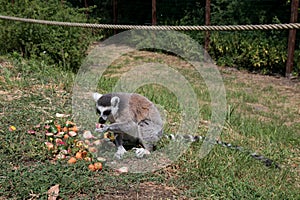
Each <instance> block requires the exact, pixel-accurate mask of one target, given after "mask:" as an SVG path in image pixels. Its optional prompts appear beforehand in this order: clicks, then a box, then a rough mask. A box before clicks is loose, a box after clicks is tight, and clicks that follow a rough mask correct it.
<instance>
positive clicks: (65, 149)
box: [28, 120, 102, 171]
mask: <svg viewBox="0 0 300 200" xmlns="http://www.w3.org/2000/svg"><path fill="white" fill-rule="evenodd" d="M35 129H39V131H41V132H42V133H43V134H45V140H46V141H45V142H44V143H45V146H46V149H47V150H48V151H49V154H50V155H51V157H52V158H53V159H54V160H67V163H69V164H74V163H76V162H77V161H81V160H82V161H87V162H89V163H90V164H89V166H88V168H89V169H90V170H91V171H99V170H102V163H101V162H99V161H97V162H94V163H92V162H93V160H94V159H93V154H92V152H93V148H90V147H89V145H88V144H87V143H86V142H84V141H82V140H80V139H79V136H78V133H79V128H78V126H76V124H75V123H73V122H72V121H69V120H67V121H66V122H64V123H58V122H55V121H53V120H48V121H46V122H45V123H44V126H40V125H39V126H37V127H35ZM35 132H36V130H30V131H28V133H30V134H34V133H35ZM84 134H85V135H87V134H88V135H90V134H91V133H90V132H89V133H88V132H84Z"/></svg>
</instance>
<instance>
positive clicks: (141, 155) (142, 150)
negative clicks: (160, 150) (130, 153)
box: [132, 148, 150, 158]
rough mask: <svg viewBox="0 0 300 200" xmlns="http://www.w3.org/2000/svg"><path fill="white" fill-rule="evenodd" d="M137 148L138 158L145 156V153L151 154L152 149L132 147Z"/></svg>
mask: <svg viewBox="0 0 300 200" xmlns="http://www.w3.org/2000/svg"><path fill="white" fill-rule="evenodd" d="M132 149H133V150H135V155H136V157H137V158H143V157H144V156H145V155H149V154H150V151H148V150H147V149H144V148H132Z"/></svg>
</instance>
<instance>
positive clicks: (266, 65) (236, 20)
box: [0, 0, 300, 73]
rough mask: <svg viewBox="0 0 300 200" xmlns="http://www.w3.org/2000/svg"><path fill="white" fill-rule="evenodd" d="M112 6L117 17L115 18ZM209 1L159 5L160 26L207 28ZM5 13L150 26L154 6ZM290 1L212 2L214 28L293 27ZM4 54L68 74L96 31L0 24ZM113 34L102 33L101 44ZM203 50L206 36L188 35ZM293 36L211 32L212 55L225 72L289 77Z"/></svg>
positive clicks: (297, 66)
mask: <svg viewBox="0 0 300 200" xmlns="http://www.w3.org/2000/svg"><path fill="white" fill-rule="evenodd" d="M113 1H115V2H117V14H116V16H114V14H113ZM205 1H206V0H160V1H157V2H156V5H157V24H158V25H204V23H205V21H204V20H205ZM0 3H1V5H2V6H1V7H0V13H1V14H2V15H12V16H20V17H28V18H35V19H47V20H56V21H69V22H90V21H93V22H97V23H109V24H111V23H113V22H114V21H115V19H114V17H116V18H117V23H118V24H135V25H149V24H151V17H152V15H151V1H150V0H149V1H133V0H128V1H120V0H79V1H71V0H65V1H61V0H49V1H45V0H42V1H38V0H32V1H28V0H25V1H15V3H14V5H12V3H11V2H8V1H4V0H0ZM290 4H291V2H290V1H289V0H278V1H270V0H250V1H249V0H242V1H241V0H213V1H211V24H212V25H235V24H272V23H288V22H289V19H290ZM0 25H1V27H0V45H1V46H2V47H3V48H1V49H0V53H2V54H3V53H10V52H13V51H16V52H20V53H21V54H22V55H23V56H24V57H37V58H43V59H45V60H47V61H49V62H50V63H59V64H60V65H62V66H64V67H67V68H73V69H76V68H78V66H79V64H80V61H81V60H82V58H83V57H84V56H85V52H86V49H87V47H88V45H89V44H90V41H91V40H93V39H94V35H93V33H95V30H93V31H91V30H90V29H81V28H66V27H57V26H45V25H36V24H26V23H20V22H13V21H4V20H2V21H0ZM112 33H113V32H112V31H111V30H106V31H105V32H104V31H100V33H99V32H97V34H98V35H97V36H98V38H102V37H107V36H110V35H111V34H112ZM186 33H187V34H189V35H190V36H191V37H193V38H194V39H195V40H197V41H198V42H199V43H200V44H203V41H204V32H201V31H187V32H186ZM297 36H298V37H297V40H296V52H295V62H294V71H295V72H299V71H300V40H299V38H300V37H299V36H300V33H299V31H298V33H297ZM287 41H288V30H280V31H279V30H274V31H235V32H224V31H223V32H217V31H216V32H211V46H210V50H209V53H210V55H211V56H212V57H213V59H214V60H215V61H216V62H217V63H218V64H219V65H224V66H233V67H240V68H241V67H242V68H246V69H249V70H259V71H262V72H266V73H269V72H276V73H284V70H285V62H286V59H287V53H286V52H287Z"/></svg>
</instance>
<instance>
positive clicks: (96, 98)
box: [93, 92, 102, 102]
mask: <svg viewBox="0 0 300 200" xmlns="http://www.w3.org/2000/svg"><path fill="white" fill-rule="evenodd" d="M101 97H102V94H99V93H97V92H95V93H93V98H94V100H95V101H96V102H97V101H98V99H100V98H101Z"/></svg>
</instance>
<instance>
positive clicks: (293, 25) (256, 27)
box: [0, 15, 300, 31]
mask: <svg viewBox="0 0 300 200" xmlns="http://www.w3.org/2000/svg"><path fill="white" fill-rule="evenodd" d="M0 19H4V20H13V21H20V22H27V23H37V24H45V25H56V26H70V27H82V28H97V29H139V30H175V31H188V30H195V31H196V30H197V31H249V30H274V29H275V30H282V29H300V23H288V24H261V25H222V26H144V25H114V24H89V23H76V22H58V21H48V20H39V19H28V18H20V17H12V16H4V15H0Z"/></svg>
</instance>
